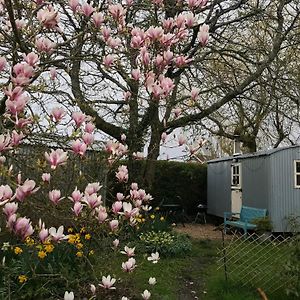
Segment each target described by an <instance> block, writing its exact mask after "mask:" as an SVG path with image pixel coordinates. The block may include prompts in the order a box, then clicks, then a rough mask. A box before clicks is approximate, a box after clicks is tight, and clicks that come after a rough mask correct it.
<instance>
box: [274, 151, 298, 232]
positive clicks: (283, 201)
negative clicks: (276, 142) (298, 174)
mask: <svg viewBox="0 0 300 300" xmlns="http://www.w3.org/2000/svg"><path fill="white" fill-rule="evenodd" d="M270 158H271V169H270V175H271V176H270V177H271V188H270V190H271V195H270V196H271V201H272V203H271V204H270V206H269V211H270V215H271V218H272V222H273V227H274V231H277V232H284V231H287V229H288V220H287V218H288V217H289V216H291V215H292V214H294V215H298V216H299V215H300V189H298V188H295V187H294V160H300V148H299V147H295V148H289V149H286V150H283V151H279V152H276V153H274V154H273V155H272V156H271V157H270Z"/></svg>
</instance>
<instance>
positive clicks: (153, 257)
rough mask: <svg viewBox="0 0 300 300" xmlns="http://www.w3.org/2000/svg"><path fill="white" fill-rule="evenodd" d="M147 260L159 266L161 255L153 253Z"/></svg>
mask: <svg viewBox="0 0 300 300" xmlns="http://www.w3.org/2000/svg"><path fill="white" fill-rule="evenodd" d="M147 260H149V261H152V263H154V264H157V263H158V261H159V253H158V252H155V253H151V256H149V257H147Z"/></svg>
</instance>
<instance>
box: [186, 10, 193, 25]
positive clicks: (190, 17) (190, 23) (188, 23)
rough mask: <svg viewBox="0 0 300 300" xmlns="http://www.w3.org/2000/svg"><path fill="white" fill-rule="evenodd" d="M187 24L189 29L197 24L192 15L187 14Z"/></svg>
mask: <svg viewBox="0 0 300 300" xmlns="http://www.w3.org/2000/svg"><path fill="white" fill-rule="evenodd" d="M185 22H186V26H187V27H193V26H194V24H195V16H194V14H192V13H188V14H185Z"/></svg>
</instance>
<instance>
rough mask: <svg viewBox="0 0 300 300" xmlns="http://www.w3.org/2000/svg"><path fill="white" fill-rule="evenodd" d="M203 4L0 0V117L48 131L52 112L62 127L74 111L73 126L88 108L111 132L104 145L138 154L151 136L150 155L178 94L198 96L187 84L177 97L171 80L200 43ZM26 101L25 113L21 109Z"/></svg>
mask: <svg viewBox="0 0 300 300" xmlns="http://www.w3.org/2000/svg"><path fill="white" fill-rule="evenodd" d="M206 5H207V1H206V0H189V1H175V2H173V1H169V2H168V1H137V2H136V1H124V2H123V3H122V4H120V3H118V2H116V3H113V2H106V1H87V2H86V1H77V0H70V1H11V0H9V1H1V13H2V22H3V27H2V29H1V30H0V31H1V42H2V47H1V53H2V58H1V71H2V74H3V77H2V78H3V83H4V85H5V86H6V88H5V96H4V98H3V99H2V101H1V110H2V113H5V111H6V113H8V114H9V115H10V118H9V119H10V120H9V121H8V120H7V119H6V120H5V121H4V123H3V126H4V127H6V128H7V127H10V126H11V122H12V123H14V124H15V125H16V126H18V128H20V127H24V126H25V125H26V124H28V123H31V122H33V121H35V122H37V123H38V124H39V128H38V129H39V132H40V131H42V132H43V133H46V132H47V130H48V128H49V125H50V124H52V122H54V123H56V124H57V123H60V124H61V126H58V127H56V128H57V129H55V128H54V126H52V125H51V130H52V133H54V132H56V130H58V132H59V133H61V134H63V135H64V136H66V135H68V136H70V135H71V129H70V128H69V127H68V124H69V121H70V118H68V117H67V115H66V111H70V112H73V120H75V122H76V126H79V125H80V124H81V123H82V122H83V121H84V120H85V117H86V115H89V116H91V117H92V119H93V122H94V124H95V126H96V128H97V129H99V130H100V132H102V133H105V134H106V135H108V136H109V137H110V138H113V140H111V141H110V142H109V143H108V145H107V148H106V149H107V150H108V151H110V152H111V153H116V152H124V151H127V152H128V155H129V158H132V157H135V158H141V157H143V155H144V154H143V148H144V145H145V144H146V143H147V141H149V143H148V151H147V152H148V158H149V160H153V159H156V158H157V157H158V155H159V146H160V141H161V136H162V137H163V141H165V140H166V135H167V132H166V131H165V128H166V126H167V123H168V122H169V120H172V119H174V118H177V117H178V116H179V115H180V113H181V110H182V109H181V108H179V105H178V103H180V102H182V101H183V100H186V99H188V98H191V99H194V100H195V99H196V98H197V96H198V92H199V91H198V89H196V88H193V89H189V90H187V91H184V92H183V93H181V96H180V98H179V97H178V96H177V95H178V91H177V85H178V80H179V79H180V75H181V74H183V72H184V70H185V69H187V68H189V67H190V66H191V65H192V64H194V63H195V56H196V55H198V53H201V51H202V48H203V47H204V46H206V45H207V43H208V37H209V26H208V25H206V24H204V20H205V18H204V17H205V15H207V13H206V14H204V11H206ZM208 8H209V10H211V11H213V9H214V8H213V6H212V5H210V6H208ZM17 86H18V90H15V88H16V87H17ZM25 90H26V93H25V92H24V91H25ZM12 93H13V94H12ZM25 106H26V107H28V108H29V109H30V110H29V112H30V114H31V116H29V115H27V116H26V117H25V115H24V114H23V115H22V113H23V110H24V108H25ZM74 107H76V109H75V110H76V112H74ZM20 114H21V117H20ZM16 116H17V118H16ZM37 123H36V124H37ZM180 126H181V125H180ZM172 130H173V129H172ZM168 133H170V132H168ZM92 140H93V137H92V136H91V130H87V132H86V134H85V135H84V136H82V139H81V140H77V141H76V144H75V145H74V147H75V148H76V149H77V150H76V151H77V152H79V153H81V155H83V154H84V152H85V149H86V147H87V146H89V145H90V143H91V142H92ZM116 141H118V142H122V144H125V143H126V146H125V147H122V146H121V148H120V147H119V144H118V143H115V142H116ZM179 143H181V144H182V141H181V142H179ZM194 147H197V145H195V146H194ZM147 170H148V171H147V172H150V173H151V172H152V169H151V167H149V168H147ZM146 177H147V174H146Z"/></svg>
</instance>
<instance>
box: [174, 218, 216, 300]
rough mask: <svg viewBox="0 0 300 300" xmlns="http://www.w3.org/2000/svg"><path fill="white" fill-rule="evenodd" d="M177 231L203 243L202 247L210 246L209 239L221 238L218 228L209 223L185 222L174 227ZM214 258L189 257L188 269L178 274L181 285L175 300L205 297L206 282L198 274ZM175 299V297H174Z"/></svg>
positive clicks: (209, 256)
mask: <svg viewBox="0 0 300 300" xmlns="http://www.w3.org/2000/svg"><path fill="white" fill-rule="evenodd" d="M174 229H175V230H176V231H177V232H181V233H186V234H188V235H189V236H190V237H191V238H193V239H196V240H197V241H198V242H201V243H203V247H208V248H209V247H211V241H215V240H220V241H221V240H222V232H221V230H220V228H218V227H216V226H214V225H211V224H185V226H183V225H177V226H176V227H175V228H174ZM214 259H215V257H214V256H213V255H204V256H202V257H191V258H190V260H191V261H190V264H189V269H187V270H185V272H183V273H182V274H180V276H179V278H180V280H181V281H182V283H183V284H182V286H181V287H180V288H179V291H178V297H177V299H176V300H197V299H198V300H201V299H206V293H207V289H206V283H205V280H204V279H203V277H200V276H199V274H205V272H206V269H207V267H208V266H209V265H210V264H211V263H212V261H213V260H214ZM196 274H198V275H196ZM174 300H175V299H174Z"/></svg>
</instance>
